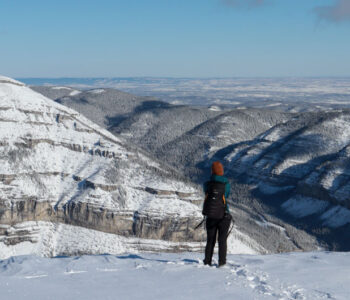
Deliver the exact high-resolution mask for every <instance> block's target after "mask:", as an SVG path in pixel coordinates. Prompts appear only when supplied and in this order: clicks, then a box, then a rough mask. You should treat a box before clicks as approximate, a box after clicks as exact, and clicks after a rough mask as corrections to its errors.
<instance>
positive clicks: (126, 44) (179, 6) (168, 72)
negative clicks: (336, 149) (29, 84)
mask: <svg viewBox="0 0 350 300" xmlns="http://www.w3.org/2000/svg"><path fill="white" fill-rule="evenodd" d="M349 3H350V1H349V0H265V1H264V0H176V1H175V0H148V1H146V0H145V1H143V0H139V1H136V0H128V1H118V0H113V1H112V0H99V1H97V0H96V1H89V0H84V1H81V0H70V1H67V0H60V1H49V0H45V1H44V0H32V1H28V0H17V1H13V0H2V1H0V74H2V75H6V76H11V77H118V76H154V77H160V76H167V77H266V76H267V77H271V76H272V77H275V76H350V58H349V53H350V5H349Z"/></svg>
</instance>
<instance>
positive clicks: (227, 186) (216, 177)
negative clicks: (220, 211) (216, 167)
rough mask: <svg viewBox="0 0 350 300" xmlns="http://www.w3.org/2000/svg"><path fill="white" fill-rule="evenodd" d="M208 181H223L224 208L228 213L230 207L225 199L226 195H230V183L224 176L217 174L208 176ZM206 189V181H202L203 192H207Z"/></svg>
mask: <svg viewBox="0 0 350 300" xmlns="http://www.w3.org/2000/svg"><path fill="white" fill-rule="evenodd" d="M210 181H217V182H222V183H225V199H226V207H225V210H226V212H227V213H230V208H229V206H228V203H227V199H228V196H230V189H231V185H230V183H229V182H228V179H227V178H226V177H225V176H219V175H215V174H212V175H211V176H210ZM207 189H208V181H207V182H206V183H204V193H206V192H207Z"/></svg>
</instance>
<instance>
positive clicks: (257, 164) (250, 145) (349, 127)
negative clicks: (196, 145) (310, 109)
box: [215, 110, 350, 250]
mask: <svg viewBox="0 0 350 300" xmlns="http://www.w3.org/2000/svg"><path fill="white" fill-rule="evenodd" d="M349 121H350V112H349V111H348V110H338V111H330V112H322V113H320V112H319V113H305V114H299V115H297V116H295V117H294V118H293V119H292V120H290V121H288V122H286V123H284V124H279V125H278V126H275V127H274V128H272V129H270V130H268V131H266V132H265V133H263V134H261V135H260V136H259V137H257V138H256V139H253V140H251V141H248V142H245V143H242V144H233V145H230V146H228V147H226V148H225V149H222V150H220V151H218V152H217V153H216V154H215V158H220V159H222V160H223V161H225V164H226V167H227V170H229V174H230V176H231V177H233V178H236V179H237V180H238V181H239V182H241V183H246V184H250V185H255V186H256V188H255V190H254V194H255V195H256V196H257V197H259V198H260V199H264V200H265V203H269V204H271V205H273V206H277V208H278V210H279V213H282V214H283V213H284V214H285V215H286V217H288V216H289V217H290V218H291V220H292V221H294V222H297V223H298V224H299V227H302V228H303V227H304V228H306V229H307V230H309V231H311V232H312V233H313V234H315V235H316V236H318V237H319V238H321V239H325V240H326V241H327V242H328V243H330V244H333V248H334V249H343V250H346V249H350V244H349V242H348V240H349V239H348V237H349V226H350V225H349V223H350V218H349V217H350V210H349V208H350V205H349V201H348V200H349V199H348V198H349V191H350V186H349V182H350V181H349V179H350V177H349V176H350V173H349V164H348V162H349V153H350V152H349V143H350V122H349ZM306 224H307V225H306Z"/></svg>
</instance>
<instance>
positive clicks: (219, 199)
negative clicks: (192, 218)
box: [203, 181, 226, 219]
mask: <svg viewBox="0 0 350 300" xmlns="http://www.w3.org/2000/svg"><path fill="white" fill-rule="evenodd" d="M206 185H207V191H206V197H205V200H204V205H203V215H205V216H207V217H208V218H211V219H222V218H223V217H224V214H225V204H226V203H225V201H226V199H225V183H223V182H218V181H209V182H207V184H206Z"/></svg>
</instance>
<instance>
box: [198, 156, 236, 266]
mask: <svg viewBox="0 0 350 300" xmlns="http://www.w3.org/2000/svg"><path fill="white" fill-rule="evenodd" d="M204 192H205V200H204V205H203V215H204V216H206V229H207V244H206V247H205V258H204V260H203V262H204V264H205V265H211V261H212V257H213V253H214V247H215V243H216V236H217V234H218V240H219V267H220V266H223V265H225V264H226V253H227V236H228V231H229V227H230V224H231V219H232V216H231V214H230V211H229V207H228V204H227V198H228V196H229V194H230V184H229V182H228V180H227V178H226V177H224V167H223V165H222V164H221V163H220V162H218V161H216V162H213V164H212V166H211V177H210V180H209V181H207V182H206V183H205V184H204Z"/></svg>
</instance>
